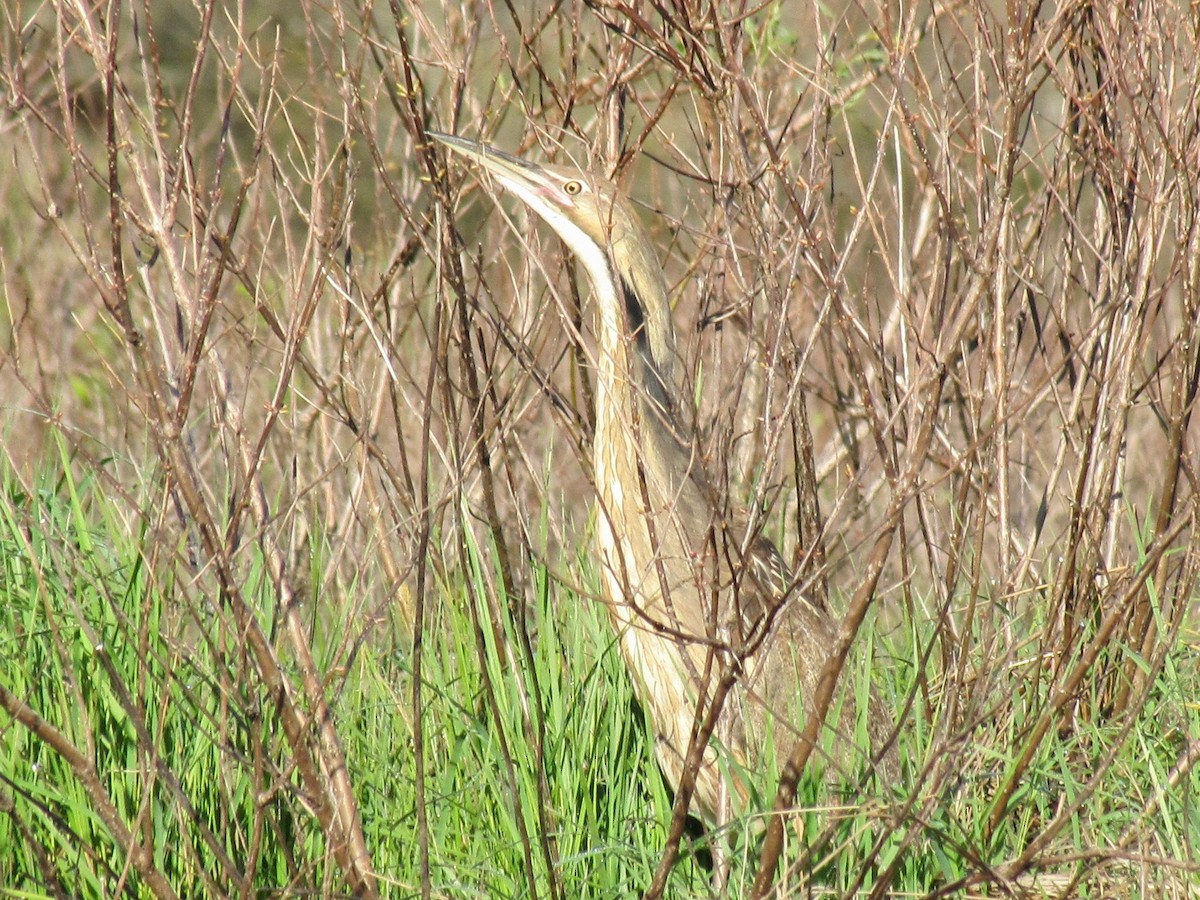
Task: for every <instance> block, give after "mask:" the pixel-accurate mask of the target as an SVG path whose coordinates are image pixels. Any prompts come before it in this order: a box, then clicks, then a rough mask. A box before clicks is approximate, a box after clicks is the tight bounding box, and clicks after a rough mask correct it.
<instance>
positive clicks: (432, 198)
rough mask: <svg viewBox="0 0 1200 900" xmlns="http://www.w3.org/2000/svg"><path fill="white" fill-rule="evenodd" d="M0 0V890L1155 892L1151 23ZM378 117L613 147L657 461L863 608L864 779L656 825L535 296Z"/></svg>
mask: <svg viewBox="0 0 1200 900" xmlns="http://www.w3.org/2000/svg"><path fill="white" fill-rule="evenodd" d="M3 16H4V27H3V29H0V73H2V74H0V83H2V85H3V89H4V105H3V107H2V108H0V154H2V155H0V203H2V208H3V216H0V279H2V287H0V290H2V300H3V303H2V304H0V441H2V449H0V478H2V481H3V491H2V492H0V557H2V559H3V563H2V566H0V594H2V600H3V602H2V603H0V607H3V609H2V610H0V814H2V815H0V845H3V846H6V847H8V848H10V850H9V851H8V852H6V853H5V854H3V855H2V858H0V883H2V884H5V885H10V886H11V887H12V889H13V890H14V891H17V892H23V893H20V895H21V896H26V895H35V896H112V895H123V894H129V895H137V896H142V895H154V896H160V895H161V896H173V895H179V896H200V895H206V896H207V895H211V896H217V895H227V894H228V895H233V894H240V895H243V896H251V895H281V896H293V895H299V894H301V893H306V894H311V893H313V892H317V893H320V894H322V895H337V894H358V895H368V896H370V895H374V894H376V893H383V894H386V895H393V894H394V895H397V896H403V895H409V894H420V895H423V896H472V895H480V896H509V895H518V894H520V895H522V896H550V897H559V896H567V897H574V896H605V897H608V896H615V895H624V894H626V893H630V892H633V893H641V892H642V891H648V893H650V894H651V895H655V894H658V895H665V896H710V895H718V894H720V895H723V894H726V893H728V894H730V895H734V896H742V895H747V896H749V895H751V894H752V893H754V892H755V888H754V887H753V884H754V879H755V876H756V874H759V875H760V876H761V878H760V887H759V889H758V890H759V892H760V893H761V892H762V885H763V884H766V885H769V886H770V890H772V891H775V892H777V893H778V894H779V895H781V896H784V895H790V894H792V893H795V892H800V891H806V892H808V893H810V894H819V895H826V894H829V895H835V894H836V895H839V896H848V895H855V894H857V893H863V894H865V895H872V896H885V895H889V894H894V895H901V894H903V895H905V896H907V895H910V894H911V895H913V896H925V895H945V894H951V893H954V894H958V893H962V892H976V893H980V894H986V895H988V896H996V895H1009V894H1012V893H1019V892H1022V891H1024V892H1027V893H1028V894H1029V895H1031V896H1076V895H1087V896H1099V895H1105V896H1136V895H1140V896H1171V897H1176V896H1178V897H1194V896H1196V894H1195V891H1194V888H1192V887H1189V886H1190V885H1194V884H1195V882H1196V880H1197V879H1198V878H1200V854H1198V852H1197V849H1196V844H1197V841H1198V840H1200V826H1198V825H1197V824H1196V823H1197V822H1198V821H1200V816H1197V815H1195V810H1194V807H1195V804H1196V801H1197V793H1198V790H1200V776H1197V774H1196V763H1197V760H1200V709H1198V708H1197V704H1196V701H1195V697H1196V696H1197V694H1198V691H1200V675H1198V669H1197V658H1198V656H1200V638H1198V636H1197V628H1198V621H1197V616H1196V604H1195V602H1194V601H1195V598H1196V596H1197V565H1198V563H1200V546H1198V545H1197V541H1196V538H1195V531H1196V528H1195V526H1196V517H1197V505H1196V495H1197V484H1198V480H1197V479H1198V475H1200V472H1198V467H1197V457H1196V441H1197V438H1198V437H1200V431H1198V426H1197V424H1196V416H1195V399H1196V389H1197V380H1198V378H1200V356H1198V353H1197V347H1198V346H1200V325H1198V318H1197V309H1198V305H1200V219H1198V212H1200V175H1198V172H1200V130H1198V122H1200V87H1198V84H1197V81H1196V77H1195V72H1194V67H1195V63H1194V61H1195V59H1196V56H1197V49H1198V48H1197V43H1198V40H1200V35H1198V32H1197V26H1196V21H1195V15H1194V9H1189V8H1187V7H1186V6H1185V5H1180V4H1176V3H1165V2H1164V3H1159V2H1149V3H1145V4H1140V5H1138V6H1137V7H1136V8H1125V7H1123V6H1120V5H1107V4H1089V3H1074V2H1071V3H1062V4H1039V3H1022V2H1013V3H1008V4H1000V3H967V2H953V3H936V4H927V3H916V4H892V3H877V4H876V3H867V4H859V3H851V4H844V5H838V4H833V5H830V4H824V5H815V4H807V3H800V2H792V0H782V2H776V3H765V4H740V5H738V4H729V5H725V6H720V5H713V4H699V3H690V2H680V3H673V4H652V3H641V2H633V3H627V2H623V0H620V2H609V0H594V2H575V3H543V2H533V3H528V4H524V5H521V4H515V5H514V4H512V3H507V4H502V5H494V4H492V3H490V2H480V3H475V4H461V5H460V4H447V5H437V4H423V5H419V6H409V5H407V4H392V5H386V4H365V5H364V4H346V3H338V2H336V0H335V2H333V3H328V4H320V5H314V4H308V3H300V4H297V5H295V6H294V8H290V9H289V10H288V11H287V12H286V13H280V12H279V11H277V10H276V9H275V8H274V7H273V6H271V5H269V4H261V3H244V4H217V3H212V2H202V0H198V2H195V3H183V2H176V0H160V2H156V3H145V4H122V3H119V2H116V0H113V2H110V3H104V4H100V5H98V6H96V5H85V4H79V3H73V2H66V0H63V2H53V3H48V4H20V3H17V4H8V5H6V7H5V9H4V12H3ZM426 128H430V129H436V130H441V131H448V132H453V133H457V134H461V135H464V136H467V137H471V138H474V139H481V140H485V141H487V142H489V143H492V144H495V145H496V146H498V147H500V148H502V149H505V150H507V151H510V152H513V153H517V154H520V155H524V156H526V157H528V158H530V159H534V160H537V161H539V162H559V163H567V164H573V165H577V166H579V167H582V168H588V169H591V170H594V171H598V172H602V173H604V174H606V175H608V176H611V177H613V178H614V179H615V180H617V181H618V182H619V183H620V184H621V185H622V186H623V187H624V189H625V190H626V191H627V192H628V193H629V194H630V196H631V197H633V198H634V200H635V203H636V205H637V206H638V207H639V210H640V212H641V213H642V217H643V221H644V223H645V224H646V226H647V229H648V231H649V233H650V235H651V237H652V239H653V241H654V243H655V245H656V246H657V247H658V249H659V252H660V257H661V260H662V263H663V266H664V269H665V271H666V273H667V279H668V286H669V290H670V294H671V298H672V304H673V306H674V311H675V323H676V328H677V332H678V336H679V344H680V349H681V353H682V355H683V360H682V365H681V367H680V368H681V370H682V377H683V378H684V380H685V383H686V385H687V386H688V389H689V393H690V395H691V396H693V397H694V398H695V403H694V410H693V412H694V416H695V421H696V427H697V431H698V434H699V439H700V444H701V446H702V447H703V449H704V452H705V456H706V460H707V464H708V467H709V469H710V471H711V472H712V473H713V475H714V476H715V478H716V480H717V481H718V483H719V484H720V486H721V488H722V490H723V491H724V492H725V493H726V495H727V497H728V499H729V502H730V503H731V504H733V505H735V506H738V507H741V508H744V509H745V510H746V511H748V512H753V513H755V514H761V515H762V516H764V517H765V519H766V521H767V522H768V525H767V532H768V533H769V534H770V536H771V537H772V538H773V539H774V540H775V541H776V542H777V543H778V545H779V547H780V549H781V550H782V552H783V554H784V557H785V558H786V559H788V560H789V561H790V562H791V563H792V564H794V565H796V566H797V567H798V568H799V569H800V570H801V571H803V572H804V573H805V576H806V579H807V584H808V585H809V589H810V590H813V591H819V592H823V593H827V594H828V596H829V598H830V604H831V606H832V607H833V608H834V609H835V610H838V611H839V612H840V611H844V610H845V609H846V608H847V607H848V605H849V604H850V598H852V597H853V596H855V595H856V594H861V595H863V596H869V597H870V598H871V600H870V615H869V616H868V617H867V620H866V622H865V624H864V625H863V627H862V628H861V629H860V630H859V632H858V635H857V639H856V642H855V645H854V650H853V651H852V653H851V662H850V664H849V665H848V666H847V669H846V671H845V672H844V673H843V677H846V678H856V679H858V680H859V681H860V682H862V683H863V684H865V683H866V681H867V680H868V679H869V680H870V681H871V682H872V683H873V684H874V685H875V686H876V689H877V690H878V691H879V692H880V693H881V695H882V696H884V697H885V698H886V700H887V702H888V705H889V706H890V707H891V708H893V709H894V711H895V716H896V720H897V723H898V725H899V726H900V737H899V741H900V745H899V746H900V751H901V757H902V759H903V760H904V771H905V778H904V781H903V785H902V789H901V790H898V791H897V792H896V793H895V794H894V795H891V794H889V795H887V796H881V797H873V798H871V799H870V800H869V801H863V800H862V798H855V797H853V796H851V797H841V798H839V797H832V796H829V795H828V794H827V793H825V791H826V789H825V788H824V787H823V786H822V785H817V784H811V785H807V786H806V787H805V790H804V791H802V795H803V800H804V802H805V804H806V809H807V810H809V812H808V813H807V814H806V815H807V818H805V821H806V822H807V824H808V827H806V828H800V829H798V830H797V833H796V834H795V835H794V836H793V840H792V842H791V843H790V844H789V846H788V847H787V848H786V849H785V854H784V858H783V865H782V866H780V867H779V868H778V870H776V868H775V867H774V863H772V864H771V865H770V866H768V865H767V862H768V861H766V860H763V859H760V857H759V847H758V843H757V839H756V834H757V832H756V831H755V829H754V828H753V827H747V823H739V825H738V826H737V827H731V828H730V829H728V830H726V831H723V832H721V833H718V834H707V835H705V834H694V835H693V836H692V837H691V838H689V839H688V841H686V842H685V844H684V845H683V847H682V848H681V849H680V850H679V852H678V854H676V852H675V851H674V850H671V849H670V848H669V847H668V849H667V850H666V851H664V845H665V842H666V828H667V825H668V823H669V821H670V805H671V797H670V793H669V791H668V789H667V787H666V786H665V784H664V783H663V782H662V779H661V776H660V775H659V774H658V771H657V768H656V766H655V764H654V761H653V751H652V746H651V741H652V736H651V735H650V734H648V731H647V728H646V726H645V724H644V723H643V722H642V720H641V719H640V717H639V713H638V710H637V707H636V703H635V702H634V701H633V698H632V693H631V691H630V688H629V685H628V680H627V677H626V676H625V674H624V670H623V667H622V665H621V661H620V658H619V654H617V652H616V647H615V645H614V640H615V639H614V637H613V635H612V633H611V630H610V629H609V627H608V625H607V618H606V613H605V610H604V609H603V607H602V606H601V605H600V603H599V602H598V599H597V590H596V579H595V563H594V561H593V559H592V550H591V547H592V527H593V523H594V520H593V516H592V511H591V498H592V496H593V488H592V484H591V481H590V475H589V468H590V462H589V459H590V441H591V433H592V425H591V423H592V417H593V412H592V408H591V403H592V399H591V384H592V377H593V376H592V374H591V372H590V371H589V367H588V365H587V359H588V357H589V348H590V346H591V341H592V330H591V315H590V314H591V310H590V306H589V303H588V287H587V285H586V283H585V279H583V278H582V275H581V273H579V272H577V271H576V270H575V267H574V265H573V264H572V263H571V261H570V258H569V255H568V254H566V253H564V251H563V248H562V247H561V245H560V244H559V242H558V241H557V239H556V238H554V236H553V234H552V233H551V232H550V231H549V230H548V229H546V228H543V227H540V226H539V225H538V224H537V223H536V222H535V221H534V220H532V219H531V218H530V216H529V215H528V214H527V213H526V212H525V211H523V210H522V209H520V208H518V205H516V204H514V203H512V202H511V201H510V200H508V199H506V198H504V197H503V196H498V195H496V194H495V193H494V192H493V191H492V190H491V188H490V187H489V186H488V185H487V184H486V183H484V184H482V185H481V184H480V182H479V181H478V180H477V179H476V178H474V177H471V176H469V175H467V173H466V172H465V171H464V168H463V167H462V166H461V165H460V164H458V163H456V162H454V161H449V165H448V164H447V163H448V161H447V160H446V159H445V158H444V156H443V155H442V153H441V151H440V150H438V149H436V148H434V147H432V146H431V145H430V143H429V142H428V141H427V140H426V139H425V138H424V130H425V129H426ZM464 176H466V177H464ZM773 792H774V788H773V786H772V785H770V784H764V787H763V797H762V807H763V809H764V810H765V809H769V808H770V801H771V798H772V797H773ZM763 872H768V873H770V874H769V875H768V876H762V874H761V873H763ZM771 876H773V879H772V877H771ZM764 878H765V881H764V880H761V879H764ZM1189 892H1190V893H1189Z"/></svg>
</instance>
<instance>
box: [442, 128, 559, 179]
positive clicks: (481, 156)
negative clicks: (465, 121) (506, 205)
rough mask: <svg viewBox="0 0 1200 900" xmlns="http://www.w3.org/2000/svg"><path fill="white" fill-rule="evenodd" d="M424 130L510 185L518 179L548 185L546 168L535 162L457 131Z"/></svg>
mask: <svg viewBox="0 0 1200 900" xmlns="http://www.w3.org/2000/svg"><path fill="white" fill-rule="evenodd" d="M425 133H426V134H428V135H429V136H430V137H431V138H433V139H434V140H437V141H440V142H441V143H443V144H445V145H446V146H447V147H449V148H450V149H451V150H453V151H454V152H455V153H460V154H462V155H463V156H465V157H467V158H468V159H470V160H472V161H474V162H475V163H478V164H479V165H480V166H482V167H483V168H484V169H486V170H487V171H488V172H490V173H491V174H493V175H495V176H496V177H497V178H499V179H500V181H501V182H503V183H505V184H510V185H511V184H514V182H515V184H516V185H520V186H524V187H532V188H544V187H545V186H546V173H545V170H544V169H543V168H542V167H541V166H539V165H537V164H536V163H531V162H529V161H528V160H525V159H521V158H520V157H519V156H513V155H512V154H510V153H505V152H504V151H503V150H497V149H496V148H495V147H491V146H489V145H488V144H481V143H479V142H478V141H472V140H468V139H467V138H462V137H459V136H458V135H457V134H443V133H442V132H440V131H427V132H425Z"/></svg>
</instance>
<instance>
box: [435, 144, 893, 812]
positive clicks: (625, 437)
mask: <svg viewBox="0 0 1200 900" xmlns="http://www.w3.org/2000/svg"><path fill="white" fill-rule="evenodd" d="M430 135H431V137H434V138H436V139H437V140H439V141H441V142H442V143H443V144H445V145H446V146H447V147H449V148H450V149H452V150H454V151H456V152H457V153H460V154H462V155H464V156H466V157H468V158H469V159H471V160H473V161H474V162H475V163H476V164H478V165H479V166H480V167H481V168H483V169H484V170H486V171H487V172H488V173H490V174H491V176H492V177H494V178H495V179H496V181H498V182H499V183H500V184H501V185H503V186H504V187H505V188H507V189H508V190H510V191H511V192H512V193H514V194H515V195H516V196H517V197H518V198H520V199H521V200H522V201H523V202H524V203H525V204H526V205H527V206H528V207H529V208H530V209H532V210H533V211H534V212H535V213H537V214H538V216H540V217H541V218H542V219H543V220H545V222H546V223H547V224H549V225H550V227H551V228H553V229H554V230H555V231H556V232H557V233H558V235H559V237H561V238H562V240H563V241H564V242H565V243H566V245H567V246H568V247H569V248H570V249H571V251H572V252H573V253H574V254H575V256H576V257H577V258H578V259H579V261H580V263H581V264H582V265H583V267H584V270H585V271H586V272H587V274H588V278H589V280H590V282H591V286H592V295H593V302H594V305H595V309H596V313H597V315H596V320H597V335H596V344H597V358H596V360H595V367H596V375H595V378H596V389H595V402H596V417H595V423H596V432H595V438H594V442H593V452H592V455H593V467H594V479H595V484H596V491H597V494H598V500H599V509H598V513H597V531H598V535H599V545H600V547H599V549H600V560H601V573H602V590H603V593H604V599H605V601H606V603H607V606H608V610H609V613H610V615H611V618H612V622H613V625H614V626H615V628H616V631H617V633H618V635H619V637H620V645H621V650H622V652H623V654H624V657H625V661H626V664H627V666H628V668H629V670H630V672H631V673H632V676H633V679H634V683H635V687H636V690H637V693H638V695H639V699H640V700H641V703H642V705H643V707H644V709H645V710H646V712H647V713H648V715H649V719H650V721H651V723H652V725H653V728H654V730H655V733H656V737H657V742H656V751H657V756H658V760H659V763H660V765H661V766H662V768H663V770H664V772H665V773H666V775H667V778H668V780H669V781H670V782H671V784H672V786H674V787H676V788H677V787H678V786H679V783H680V779H681V777H682V776H683V770H684V760H685V758H686V755H687V751H688V747H689V741H690V740H691V739H692V737H693V734H694V733H695V731H696V723H697V712H698V710H699V711H701V714H703V711H704V710H705V709H706V708H707V703H708V702H709V699H710V698H711V696H712V692H713V688H714V686H715V684H716V682H717V675H718V673H719V672H720V671H722V669H723V668H727V667H728V666H730V665H734V666H736V667H737V668H736V671H737V672H738V679H737V682H736V688H735V690H733V691H732V692H730V694H729V695H728V696H727V697H726V702H725V705H724V707H722V710H721V715H720V717H719V719H718V723H719V724H718V727H717V729H716V731H715V734H714V740H713V741H712V742H711V743H710V745H709V746H707V747H706V748H705V751H704V754H703V757H702V760H701V764H700V767H699V770H698V771H697V772H696V773H695V777H696V781H695V785H696V790H695V795H694V796H695V799H696V802H697V806H698V812H699V813H700V814H701V815H702V816H703V817H704V818H705V819H707V820H709V821H714V820H717V819H718V818H719V817H721V816H722V814H723V812H724V810H725V809H727V808H728V807H726V806H724V805H723V803H722V798H729V800H730V801H731V803H730V804H729V806H730V807H732V808H733V809H734V810H737V809H740V808H743V807H744V805H745V801H746V799H747V797H748V795H749V793H750V786H749V785H750V780H749V779H750V778H751V776H752V775H753V776H756V777H757V773H758V772H760V771H761V768H760V767H762V766H763V765H764V763H765V762H766V760H765V758H764V757H763V753H764V751H766V752H772V751H773V752H774V753H775V754H776V757H777V759H778V760H779V761H780V763H782V761H783V760H784V759H786V758H787V756H788V754H789V753H790V752H791V749H792V747H793V745H794V744H795V741H796V738H797V736H798V735H799V733H800V730H801V729H802V728H803V726H804V722H805V716H806V714H807V710H808V699H809V698H811V696H812V695H813V693H814V691H815V688H816V683H817V679H818V676H819V674H820V671H821V668H822V666H823V664H824V662H825V660H826V656H827V654H828V653H829V650H830V648H831V647H832V646H833V643H834V639H835V638H834V636H835V634H836V632H837V628H836V626H835V624H834V622H833V620H832V618H831V616H830V614H829V612H828V611H827V610H826V609H825V608H824V607H823V606H821V605H818V604H815V603H813V602H812V601H810V600H809V599H807V598H806V597H804V596H803V595H802V594H801V593H800V592H798V591H795V590H794V589H793V588H794V584H793V579H792V576H791V574H790V573H789V571H788V567H787V565H786V564H785V563H784V561H783V559H782V558H781V557H780V555H779V552H778V551H777V550H776V548H775V546H774V545H773V544H772V543H771V542H770V541H769V540H768V539H767V538H765V537H762V536H758V537H756V538H754V539H749V540H747V539H746V531H745V525H744V523H739V522H738V521H736V520H735V519H734V518H732V517H730V516H728V515H726V514H725V513H724V511H723V504H721V503H720V502H718V500H717V497H716V492H715V491H714V490H713V488H712V485H711V482H710V480H709V478H708V477H707V475H706V473H705V472H704V469H703V466H702V465H701V460H700V458H699V455H698V453H697V452H696V449H695V444H694V442H693V441H692V440H691V436H690V434H689V433H688V429H687V428H686V427H685V426H684V425H683V424H682V423H683V422H684V421H685V418H686V417H685V416H683V415H681V413H682V412H683V409H682V404H683V403H685V402H686V400H685V398H683V397H681V396H680V395H679V391H678V388H677V387H676V382H675V378H674V372H673V369H674V364H675V360H676V350H675V336H674V329H673V327H672V321H671V310H670V306H669V304H668V302H667V294H666V289H665V286H664V281H663V272H662V268H661V266H660V264H659V262H658V259H657V258H656V256H655V253H654V250H653V248H652V245H651V243H650V240H649V238H648V237H647V235H646V233H645V231H644V230H643V229H642V226H641V224H640V223H639V221H638V217H637V215H636V214H635V213H634V211H633V208H632V206H631V205H630V203H629V201H628V200H627V199H626V198H625V197H624V196H623V195H622V194H621V193H620V192H619V191H618V190H617V189H616V188H615V187H614V186H613V185H612V184H610V183H608V182H607V181H606V180H604V179H602V178H598V177H596V176H594V175H590V174H587V173H585V172H581V171H577V170H575V169H570V168H566V167H563V166H551V165H537V164H535V163H531V162H527V161H525V160H522V159H518V158H517V157H514V156H510V155H509V154H507V153H503V152H501V151H499V150H495V149H493V148H491V147H489V146H487V145H484V144H479V143H476V142H474V141H469V140H465V139H464V138H460V137H457V136H454V135H449V134H437V133H433V132H430ZM853 705H854V704H853V699H852V698H848V700H847V702H846V705H845V708H844V710H843V713H842V715H841V716H839V717H838V719H839V723H840V724H839V725H838V726H835V727H832V728H830V729H828V730H829V731H831V732H833V734H832V736H831V737H830V738H829V740H826V741H823V743H824V744H826V745H831V746H832V753H831V754H830V755H829V757H827V758H826V759H825V760H824V763H825V764H826V765H827V766H829V767H831V768H837V767H839V766H841V767H846V768H849V767H852V766H853V764H854V762H855V755H854V754H855V753H857V752H858V751H857V749H856V748H855V747H854V745H853V742H852V741H851V740H850V738H849V737H848V735H847V734H846V731H847V730H852V729H853V726H854V722H855V716H854V713H853V711H852V708H853ZM869 706H870V707H871V708H870V710H869V711H868V712H867V716H866V718H867V720H868V724H869V730H870V732H871V735H872V739H878V737H879V736H880V734H881V733H882V732H883V730H884V729H885V727H886V721H887V717H886V716H885V715H883V714H882V713H881V711H880V710H879V708H878V703H877V702H874V701H872V702H871V703H870V704H869ZM816 757H817V755H816V754H814V757H813V758H816ZM889 768H890V766H889ZM759 787H760V790H761V789H763V788H765V787H766V785H760V786H759ZM723 788H724V790H723Z"/></svg>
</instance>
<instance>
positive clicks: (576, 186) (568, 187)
mask: <svg viewBox="0 0 1200 900" xmlns="http://www.w3.org/2000/svg"><path fill="white" fill-rule="evenodd" d="M563 190H564V191H566V192H567V193H568V194H570V195H571V196H572V197H574V196H575V195H576V194H578V193H581V192H582V191H583V185H582V184H580V183H579V182H578V181H568V182H567V183H566V184H564V185H563Z"/></svg>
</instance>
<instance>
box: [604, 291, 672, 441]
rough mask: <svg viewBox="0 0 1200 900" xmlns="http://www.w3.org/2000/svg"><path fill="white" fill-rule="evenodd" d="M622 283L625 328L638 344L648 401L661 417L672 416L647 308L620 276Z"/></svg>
mask: <svg viewBox="0 0 1200 900" xmlns="http://www.w3.org/2000/svg"><path fill="white" fill-rule="evenodd" d="M617 280H618V281H619V282H620V283H621V297H622V299H624V301H625V327H626V328H627V329H628V330H629V336H630V337H632V338H633V339H634V341H636V342H637V348H638V356H639V357H640V358H641V364H642V375H643V376H644V377H643V379H642V381H643V383H644V385H645V392H646V395H647V396H646V399H649V400H650V401H652V404H653V405H654V406H655V407H657V408H658V411H659V415H661V416H667V417H668V418H669V417H670V415H671V410H672V406H671V394H670V391H668V390H667V384H666V382H665V381H664V380H663V376H662V371H661V370H660V369H659V365H658V361H657V360H656V359H655V358H654V352H653V350H651V348H650V335H649V333H648V330H647V328H646V308H645V306H644V305H643V303H642V299H641V298H640V297H639V296H638V295H637V293H636V292H635V291H634V289H633V286H632V285H631V284H630V283H629V282H628V281H626V280H625V276H624V275H620V274H618V276H617Z"/></svg>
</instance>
